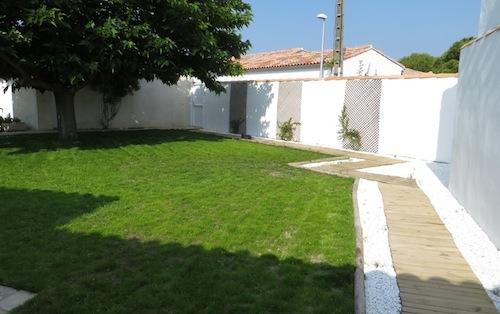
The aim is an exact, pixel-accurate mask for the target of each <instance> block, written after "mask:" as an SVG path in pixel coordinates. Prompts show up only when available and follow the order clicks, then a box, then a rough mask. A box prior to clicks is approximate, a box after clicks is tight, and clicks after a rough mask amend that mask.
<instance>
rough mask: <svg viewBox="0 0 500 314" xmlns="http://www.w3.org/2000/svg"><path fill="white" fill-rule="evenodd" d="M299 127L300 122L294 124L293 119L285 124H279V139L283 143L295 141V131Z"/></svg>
mask: <svg viewBox="0 0 500 314" xmlns="http://www.w3.org/2000/svg"><path fill="white" fill-rule="evenodd" d="M299 125H300V122H293V120H292V118H290V119H288V121H285V122H283V123H280V122H278V128H279V134H278V136H279V138H280V139H281V140H283V141H291V140H293V136H294V133H295V130H296V129H297V126H299Z"/></svg>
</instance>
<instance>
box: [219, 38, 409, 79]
mask: <svg viewBox="0 0 500 314" xmlns="http://www.w3.org/2000/svg"><path fill="white" fill-rule="evenodd" d="M332 55H333V50H331V49H329V50H326V51H325V60H327V61H328V60H331V56H332ZM239 62H240V63H241V65H242V66H243V67H244V68H245V70H246V73H245V74H244V75H242V76H238V77H222V78H221V80H222V81H238V80H241V81H252V80H273V79H303V78H318V77H319V71H320V62H321V51H306V50H304V49H303V48H294V49H286V50H277V51H268V52H260V53H254V54H247V55H244V56H242V57H241V59H240V60H239ZM328 68H329V67H328V66H327V67H326V68H325V76H328V75H331V69H328ZM405 70H406V68H405V66H404V65H402V64H401V63H399V62H397V61H396V60H394V59H392V58H390V57H389V56H387V55H386V54H384V53H383V52H381V51H380V50H378V49H376V48H374V47H373V46H372V45H364V46H358V47H353V48H346V49H345V50H344V69H343V72H344V73H343V75H344V76H393V75H403V74H404V73H405Z"/></svg>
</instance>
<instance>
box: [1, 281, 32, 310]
mask: <svg viewBox="0 0 500 314" xmlns="http://www.w3.org/2000/svg"><path fill="white" fill-rule="evenodd" d="M35 296H36V294H34V293H31V292H28V291H23V290H16V289H14V288H10V287H5V286H0V314H6V313H9V312H10V311H12V310H13V309H15V308H16V307H18V306H21V305H23V304H24V303H26V302H27V301H29V300H31V299H32V298H34V297H35Z"/></svg>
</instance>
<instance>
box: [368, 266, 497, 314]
mask: <svg viewBox="0 0 500 314" xmlns="http://www.w3.org/2000/svg"><path fill="white" fill-rule="evenodd" d="M429 267H431V268H432V267H433V266H429ZM434 267H435V266H434ZM443 272H445V270H443ZM367 277H369V278H370V279H371V280H372V281H371V282H370V283H365V285H367V286H369V287H370V288H371V289H366V290H365V295H366V302H365V303H366V308H369V309H370V310H371V311H370V312H373V313H394V312H395V311H394V308H395V307H398V306H401V307H402V312H404V313H491V314H495V313H497V310H496V309H495V305H494V303H493V302H492V300H491V299H490V297H491V298H496V299H497V300H499V301H500V296H498V295H496V296H495V295H494V292H493V291H488V292H486V291H485V289H484V288H483V286H482V285H480V284H479V282H472V281H468V280H461V279H460V278H454V282H451V281H450V280H447V279H445V278H442V277H437V276H434V277H433V276H427V277H422V278H421V277H418V276H416V275H415V274H412V273H406V272H398V275H397V278H396V279H395V278H394V277H392V276H389V275H388V274H387V273H385V272H383V271H380V270H373V271H370V272H369V273H368V274H367ZM395 280H396V282H397V286H398V289H399V293H397V291H392V290H391V289H390V287H391V285H392V286H393V285H394V281H395ZM395 293H396V294H395ZM398 294H399V296H398ZM488 295H490V296H488ZM388 297H390V299H387V298H388ZM499 304H500V303H499ZM499 310H500V309H499Z"/></svg>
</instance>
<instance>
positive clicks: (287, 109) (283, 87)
mask: <svg viewBox="0 0 500 314" xmlns="http://www.w3.org/2000/svg"><path fill="white" fill-rule="evenodd" d="M278 95H279V96H278V122H279V123H283V122H285V121H288V120H289V119H290V118H292V121H293V122H300V118H301V117H300V106H301V103H302V82H281V83H280V87H279V94H278ZM277 133H278V134H279V129H277ZM278 134H276V137H278ZM299 140H300V125H298V126H297V129H296V130H295V133H294V141H299Z"/></svg>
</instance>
